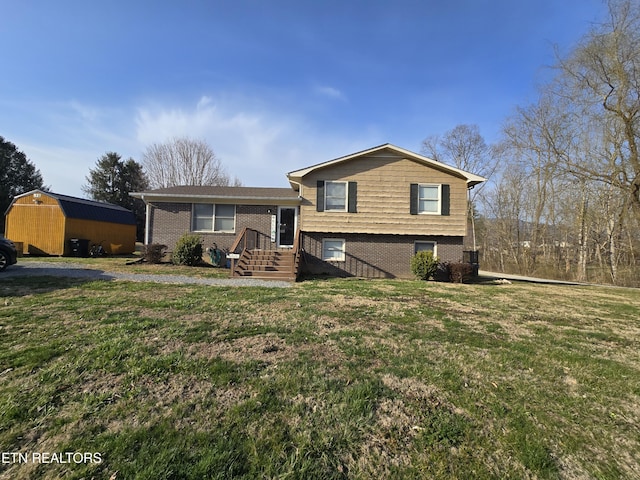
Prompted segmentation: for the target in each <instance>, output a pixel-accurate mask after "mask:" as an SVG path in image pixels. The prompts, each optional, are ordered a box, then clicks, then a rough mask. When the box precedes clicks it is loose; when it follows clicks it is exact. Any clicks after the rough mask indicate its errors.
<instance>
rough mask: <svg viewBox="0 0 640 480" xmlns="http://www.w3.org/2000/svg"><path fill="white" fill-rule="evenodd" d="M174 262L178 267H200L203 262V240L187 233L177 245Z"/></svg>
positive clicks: (173, 257)
mask: <svg viewBox="0 0 640 480" xmlns="http://www.w3.org/2000/svg"><path fill="white" fill-rule="evenodd" d="M172 261H173V263H175V264H176V265H188V266H190V267H195V266H196V265H199V264H200V263H201V262H202V238H200V237H199V236H198V235H189V234H188V233H185V234H184V235H183V236H182V237H180V239H179V240H178V242H177V243H176V247H175V248H174V250H173V256H172Z"/></svg>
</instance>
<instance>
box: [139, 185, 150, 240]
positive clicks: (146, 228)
mask: <svg viewBox="0 0 640 480" xmlns="http://www.w3.org/2000/svg"><path fill="white" fill-rule="evenodd" d="M141 197H142V201H143V202H144V204H145V216H144V217H145V218H144V244H145V245H149V237H150V232H149V226H150V225H151V204H150V203H148V202H147V201H146V200H145V198H144V195H141Z"/></svg>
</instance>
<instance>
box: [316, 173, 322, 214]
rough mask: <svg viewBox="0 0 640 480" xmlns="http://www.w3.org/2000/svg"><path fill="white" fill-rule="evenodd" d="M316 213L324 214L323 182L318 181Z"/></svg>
mask: <svg viewBox="0 0 640 480" xmlns="http://www.w3.org/2000/svg"><path fill="white" fill-rule="evenodd" d="M316 211H317V212H324V180H318V184H317V190H316Z"/></svg>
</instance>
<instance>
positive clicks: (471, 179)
mask: <svg viewBox="0 0 640 480" xmlns="http://www.w3.org/2000/svg"><path fill="white" fill-rule="evenodd" d="M383 150H389V151H390V152H392V153H395V154H396V155H398V154H399V155H401V156H403V157H405V158H408V159H410V160H413V161H416V162H418V163H422V164H424V165H427V166H429V167H433V168H435V169H438V170H441V171H443V172H446V173H449V174H451V175H454V176H457V177H460V178H464V179H465V180H466V181H467V187H468V188H471V187H473V186H474V185H477V184H479V183H482V182H485V181H486V180H487V179H486V178H484V177H481V176H479V175H475V174H473V173H469V172H465V171H464V170H460V169H459V168H456V167H452V166H449V165H446V164H444V163H442V162H438V161H436V160H433V159H431V158H428V157H425V156H423V155H420V154H418V153H415V152H411V151H409V150H405V149H404V148H400V147H396V146H395V145H391V144H390V143H385V144H383V145H378V146H377V147H373V148H369V149H367V150H363V151H361V152H356V153H352V154H350V155H346V156H344V157H339V158H335V159H333V160H329V161H327V162H322V163H318V164H316V165H311V166H309V167H306V168H303V169H300V170H294V171H293V172H289V173H287V178H288V179H289V182H291V184H292V186H293V187H294V188H296V186H295V185H294V184H296V183H298V182H297V181H296V180H300V179H302V177H304V176H305V175H308V174H309V173H311V172H314V171H316V170H319V169H321V168H327V167H330V166H333V165H337V164H340V163H343V162H348V161H350V160H353V159H355V158H359V157H364V156H366V155H371V154H372V153H376V152H381V151H383Z"/></svg>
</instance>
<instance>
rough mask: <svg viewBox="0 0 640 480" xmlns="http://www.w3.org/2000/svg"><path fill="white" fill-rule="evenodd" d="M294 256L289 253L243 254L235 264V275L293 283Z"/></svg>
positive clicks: (254, 251) (256, 252)
mask: <svg viewBox="0 0 640 480" xmlns="http://www.w3.org/2000/svg"><path fill="white" fill-rule="evenodd" d="M294 266H295V255H294V254H293V252H291V251H277V250H253V251H248V252H245V253H244V254H243V255H242V257H241V258H240V259H238V263H237V264H236V270H235V272H236V273H235V275H236V276H241V277H251V278H260V279H272V280H287V281H295V280H296V275H295V273H293V272H294Z"/></svg>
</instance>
